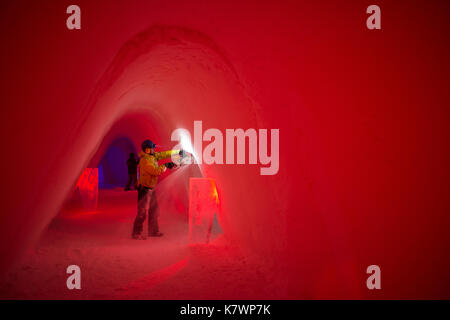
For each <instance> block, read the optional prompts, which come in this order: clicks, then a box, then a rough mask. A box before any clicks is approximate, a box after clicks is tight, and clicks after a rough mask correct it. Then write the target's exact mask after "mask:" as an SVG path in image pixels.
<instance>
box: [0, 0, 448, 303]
mask: <svg viewBox="0 0 450 320" xmlns="http://www.w3.org/2000/svg"><path fill="white" fill-rule="evenodd" d="M79 2H80V6H81V9H82V11H83V22H82V23H83V25H82V29H81V30H72V31H69V30H67V28H66V27H65V25H64V23H62V24H61V21H63V22H64V14H65V9H66V8H65V5H64V4H63V3H58V4H56V3H53V2H52V1H48V2H47V1H43V2H42V3H47V4H48V6H46V10H40V9H41V7H40V4H39V3H40V2H39V3H38V2H37V1H28V2H27V8H28V9H29V10H23V9H22V8H21V6H20V4H17V3H10V4H9V5H8V6H5V8H2V12H1V15H2V19H0V20H1V23H2V24H4V28H0V32H1V33H2V39H3V40H2V41H3V43H2V45H3V46H4V47H5V48H8V50H3V52H2V59H0V62H1V63H2V70H3V76H2V86H0V87H1V90H2V95H1V97H0V99H2V100H1V101H2V103H1V105H2V106H4V108H3V107H2V109H1V111H0V112H1V113H2V116H1V123H2V125H1V126H0V130H1V135H0V139H1V145H2V148H4V153H5V154H6V156H3V157H2V158H1V159H0V161H1V164H2V165H1V166H0V170H2V177H3V180H4V181H5V183H4V184H2V192H1V197H2V212H1V213H0V219H1V220H0V256H1V259H0V278H2V279H0V280H2V281H3V282H0V283H2V284H3V283H6V284H5V285H4V286H3V285H2V287H1V289H2V290H6V289H5V288H12V289H11V290H13V289H14V288H16V287H17V285H16V284H14V283H13V282H11V281H12V280H11V279H18V278H19V279H20V277H21V276H20V274H19V276H17V275H16V277H15V278H14V277H10V276H9V275H10V272H13V271H14V270H16V269H15V268H16V266H17V265H19V264H20V263H21V261H22V259H23V257H25V256H26V255H28V254H30V252H31V254H32V256H33V255H35V254H38V253H39V254H40V255H38V256H37V257H36V258H34V260H33V261H41V265H40V266H41V267H42V270H46V268H50V267H51V268H56V267H55V266H56V265H57V264H58V263H59V262H55V260H54V259H55V258H54V256H56V257H66V256H70V257H71V258H72V257H73V258H74V259H76V258H77V257H78V256H79V251H77V250H78V249H77V250H75V249H73V248H72V247H71V246H72V245H73V243H75V242H76V243H78V244H79V245H80V247H84V246H86V247H88V246H89V244H90V241H88V240H85V239H83V238H82V236H80V234H81V233H82V232H85V230H88V232H90V234H95V235H96V236H97V234H98V237H97V238H95V240H96V241H97V240H98V241H99V242H101V243H102V245H104V247H103V249H104V250H103V249H102V250H97V249H96V248H94V249H92V250H93V251H92V252H90V251H89V255H90V256H92V257H97V256H96V255H97V254H99V252H105V254H109V256H107V257H109V258H111V260H108V262H111V265H114V266H117V269H114V270H112V269H111V270H103V273H101V272H99V273H98V274H96V276H95V277H94V276H92V275H91V276H89V274H87V275H86V281H88V284H91V285H92V286H98V290H99V291H98V294H93V295H91V296H89V295H86V296H82V297H83V298H111V297H113V298H114V296H109V295H108V294H106V296H105V294H104V292H102V290H106V292H125V293H127V292H128V291H127V290H125V289H124V290H116V289H117V288H118V289H122V288H131V287H133V285H130V284H133V283H135V281H137V280H139V281H138V282H139V283H141V284H142V285H141V286H140V287H139V288H140V289H139V290H141V291H140V292H143V293H145V297H146V298H161V297H170V298H174V297H175V298H183V299H189V298H197V297H199V298H204V297H205V295H206V294H209V295H210V296H211V297H218V298H228V299H233V298H249V299H253V298H274V299H277V298H289V299H291V298H292V299H298V298H307V299H314V298H361V297H366V298H367V297H368V298H392V297H397V298H411V297H429V296H439V295H443V294H446V295H447V296H448V289H447V288H448V281H442V279H448V277H447V275H446V273H445V270H448V269H449V267H450V261H449V260H448V258H447V256H446V252H448V249H449V242H448V239H447V238H448V237H447V229H448V228H447V227H448V225H450V221H449V219H450V218H449V215H448V201H444V200H443V199H444V198H445V190H447V189H448V187H447V181H449V171H448V170H447V169H446V168H447V167H448V166H447V164H448V162H449V155H448V152H447V151H446V150H447V149H448V148H445V147H443V146H446V145H448V141H447V140H448V139H447V135H446V134H445V133H446V132H447V123H446V121H445V119H446V118H448V117H446V116H445V112H444V111H443V107H441V106H445V105H446V103H444V102H446V101H444V98H446V97H448V88H447V85H446V81H445V79H446V77H447V76H446V73H445V72H444V71H446V68H447V67H448V63H447V62H446V61H448V59H447V58H446V57H447V55H448V47H447V46H445V43H447V42H448V41H446V40H447V38H446V34H445V32H444V31H443V30H446V29H445V28H444V26H447V25H448V22H447V19H446V17H444V14H443V12H445V10H440V9H439V8H438V6H436V5H435V4H434V3H432V2H429V3H427V4H423V6H427V9H428V11H426V10H425V11H426V12H429V13H433V19H434V20H435V21H437V22H436V23H439V25H440V26H441V27H440V28H437V27H435V26H434V25H430V24H427V23H426V21H425V20H424V19H423V17H422V15H421V14H422V12H423V10H421V9H418V8H419V7H417V6H403V5H400V4H396V3H392V4H391V3H389V4H388V3H386V4H384V6H385V7H384V9H383V10H387V11H386V12H390V14H389V15H386V17H387V18H386V27H387V28H386V30H383V31H382V32H378V33H376V32H372V33H368V31H367V28H365V24H364V18H365V16H364V15H365V11H364V8H363V7H362V6H361V5H360V4H358V2H357V1H346V2H345V3H340V4H339V6H336V4H335V3H334V2H333V1H331V0H325V1H321V2H320V4H319V2H315V1H282V2H279V1H264V2H257V3H256V2H255V1H240V2H239V3H235V2H229V1H213V2H208V3H206V2H204V1H181V0H176V1H171V2H167V3H164V4H161V2H158V1H129V4H127V5H126V6H121V5H119V2H117V3H114V4H111V3H110V2H107V1H106V2H104V1H95V2H94V1H79ZM50 4H51V5H50ZM155 8H157V9H155ZM36 12H39V17H37V16H36ZM56 12H61V15H59V14H57V13H56ZM405 17H408V19H409V20H408V21H421V22H422V23H420V24H417V25H411V24H410V23H406V22H405V23H397V22H398V21H403V20H402V19H406V18H405ZM40 19H42V21H45V23H44V22H42V21H41V20H40ZM394 20H395V21H396V22H394ZM417 35H420V36H417ZM388 47H389V49H386V48H388ZM391 47H395V48H396V49H395V50H391V49H390V48H391ZM418 52H420V54H418ZM440 72H442V74H441V73H440ZM423 79H427V81H428V82H427V83H426V84H424V81H425V80H423ZM195 121H201V123H202V128H203V129H202V132H200V133H198V132H197V135H196V136H197V137H198V134H200V138H203V141H204V146H205V145H207V144H208V143H210V142H212V137H211V136H209V137H208V136H204V133H205V132H206V130H208V129H213V130H216V131H214V132H220V133H222V134H223V135H224V136H225V134H226V132H227V130H230V129H243V130H247V129H255V131H257V132H258V130H260V129H267V130H271V129H277V130H279V165H278V166H279V170H278V171H277V172H276V174H273V175H261V171H260V169H261V167H264V166H266V165H265V164H263V163H260V162H257V163H256V164H249V162H250V153H249V152H250V150H249V149H246V150H247V151H248V153H247V154H246V155H245V159H244V161H243V162H245V164H236V162H235V163H234V164H207V163H202V164H200V165H199V166H198V167H195V166H193V167H192V171H188V170H185V171H178V173H177V172H172V173H170V172H168V173H167V174H166V175H165V176H164V177H162V179H161V185H162V186H165V188H168V189H170V190H171V193H170V195H171V196H170V197H168V198H167V197H166V199H162V200H161V201H166V203H169V202H170V205H171V206H173V211H174V212H188V211H189V210H188V207H187V206H188V205H189V199H187V195H188V194H189V193H188V191H186V190H189V178H190V177H195V178H199V177H203V178H205V179H211V180H208V181H214V184H215V186H216V187H217V192H218V199H219V200H220V210H218V212H217V220H218V223H219V224H220V228H221V231H223V234H222V235H223V238H220V239H224V240H223V241H224V243H225V244H226V245H224V246H223V247H221V249H220V250H219V249H218V247H217V246H216V245H214V244H211V245H210V246H208V248H205V247H201V246H198V247H194V248H193V249H192V250H191V251H189V254H187V251H186V250H187V249H186V250H185V248H184V247H182V248H181V245H180V243H181V244H182V243H184V242H183V241H184V240H185V239H184V238H183V239H182V240H180V239H181V238H180V237H175V236H173V235H174V234H175V231H176V232H177V233H176V234H177V235H178V234H183V235H186V234H188V233H187V231H186V229H185V225H183V224H181V222H183V221H184V222H183V223H187V216H180V217H179V218H176V219H175V220H176V221H180V224H179V226H180V228H179V229H177V230H175V229H169V228H168V229H167V230H169V232H168V234H167V239H169V240H170V241H171V243H172V244H173V246H172V247H171V248H172V249H173V250H172V249H170V250H169V249H168V248H166V247H164V242H158V243H157V244H156V245H155V248H156V249H157V250H159V251H158V252H166V253H167V257H169V258H167V259H165V260H164V259H160V258H161V257H160V256H158V255H155V256H153V255H152V253H148V252H147V251H146V250H147V248H145V247H144V245H141V244H138V245H135V246H132V245H130V243H129V242H127V241H130V240H129V239H127V238H126V237H125V236H124V235H126V234H128V232H129V230H128V229H129V227H130V226H129V223H128V222H129V220H130V219H132V215H133V214H135V211H134V210H135V208H134V207H132V206H131V205H128V204H130V203H131V204H132V203H134V202H135V201H136V199H135V197H136V194H135V193H133V192H129V193H125V195H119V196H117V194H118V193H117V194H116V193H114V188H113V187H117V186H120V185H121V184H123V181H124V180H123V179H125V178H126V177H125V175H124V171H123V170H124V168H123V167H122V168H121V166H122V165H123V159H124V157H126V156H127V155H128V154H129V153H130V152H136V153H138V152H139V146H140V144H141V142H142V141H143V140H144V139H148V138H150V139H152V140H153V141H155V142H156V143H157V144H158V145H159V147H158V148H160V149H159V150H168V149H171V148H173V147H174V146H175V144H176V142H174V141H171V135H172V133H173V132H174V130H176V129H180V128H183V129H186V130H188V131H189V132H190V133H191V135H192V139H194V136H195V134H194V133H195V126H194V123H195ZM210 132H212V131H210ZM246 143H249V141H247V142H246ZM225 144H226V142H225ZM246 146H248V144H246ZM196 151H197V152H201V151H200V150H196ZM223 156H224V157H226V155H225V154H224V155H223ZM234 156H236V152H235V154H234ZM258 159H259V158H258ZM86 168H98V169H99V183H100V191H99V192H101V193H102V195H101V196H100V197H99V210H103V211H102V212H103V213H104V214H103V215H96V214H95V213H93V214H84V213H83V214H78V215H69V216H67V217H68V218H67V220H64V221H63V222H61V220H58V217H61V213H62V212H63V211H64V210H65V209H67V203H68V202H70V198H71V196H72V194H73V190H74V189H75V188H76V186H77V182H78V181H79V178H80V176H81V175H82V173H83V172H84V170H85V169H86ZM189 170H191V169H189ZM176 179H179V181H182V183H181V182H180V183H179V184H177V185H178V186H180V185H182V186H183V192H181V189H180V192H178V191H177V190H178V189H175V188H169V186H170V185H171V183H172V182H173V181H174V180H176ZM177 181H178V180H177ZM193 189H195V188H193ZM103 196H104V197H103ZM169 198H170V199H173V201H171V200H168V199H169ZM211 199H212V198H211ZM124 203H126V204H127V205H126V206H125V205H124ZM193 203H194V202H193ZM211 206H212V203H211ZM168 208H169V207H168ZM163 217H164V214H162V215H161V219H163ZM94 220H95V224H92V223H91V221H94ZM113 220H114V221H116V222H123V221H126V223H117V224H112V223H111V221H113ZM163 222H164V221H163ZM55 225H56V226H58V227H59V228H60V229H58V232H57V233H55V234H53V235H54V238H51V239H50V240H48V239H47V240H46V241H47V242H48V243H55V242H56V243H58V241H59V242H60V247H59V248H58V249H57V251H56V253H55V255H54V256H52V257H47V256H45V252H46V251H45V250H41V249H40V247H39V243H41V242H40V241H42V237H43V235H45V234H46V232H47V230H49V229H51V228H52V226H55ZM166 226H167V227H169V224H166ZM173 228H175V227H173ZM177 228H178V227H177ZM172 230H175V231H173V233H171V231H172ZM86 232H87V231H86ZM116 234H117V235H120V236H118V237H117V242H114V241H115V240H114V237H111V235H116ZM66 235H68V236H69V238H70V241H68V240H67V241H66V240H64V239H65V238H64V239H63V236H66ZM122 235H123V236H122ZM93 237H94V236H93ZM92 239H94V238H92ZM105 239H106V240H105ZM44 240H45V237H44ZM65 241H66V242H65ZM221 241H222V240H221ZM152 243H156V242H152ZM175 248H176V250H175ZM180 248H181V249H180ZM230 248H233V249H230ZM235 248H238V249H236V250H235ZM60 249H61V250H60ZM119 249H120V250H122V251H121V252H122V253H123V257H124V259H123V260H120V259H116V256H115V255H114V254H115V251H114V250H119ZM58 250H60V251H58ZM234 250H235V251H236V252H237V251H238V250H239V252H240V254H242V255H243V256H244V257H252V259H253V260H252V261H254V262H255V263H253V264H249V263H247V266H245V263H244V262H242V261H244V260H243V259H235V262H236V263H235V264H233V266H232V267H230V266H229V265H227V264H226V263H227V261H228V259H227V258H225V257H228V254H229V255H231V254H232V253H233V254H234V252H235V251H234ZM72 251H73V252H72ZM424 252H426V253H427V257H426V259H425V258H424V259H418V255H419V256H421V257H422V255H421V254H423V253H424ZM69 253H71V254H69ZM141 256H145V257H146V259H148V260H145V261H142V260H140V259H139V258H140V257H141ZM33 257H35V256H33ZM187 257H189V259H188V258H187ZM109 258H108V259H109ZM102 259H103V258H101V257H100V256H99V258H98V260H89V261H86V263H87V265H89V266H90V267H92V266H94V265H95V264H96V263H97V262H98V264H101V262H104V261H103V260H102ZM105 259H107V258H105ZM125 260H126V261H128V263H126V262H124V261H125ZM419 260H420V261H419ZM95 261H97V262H95ZM144 262H148V263H149V265H145V263H144ZM131 264H133V265H135V266H137V267H139V268H138V269H136V270H137V271H136V270H133V272H132V271H130V272H128V273H126V274H125V273H123V274H122V273H121V276H118V274H119V273H120V272H119V271H118V270H119V269H120V268H122V269H120V270H128V269H126V267H129V266H130V265H131ZM372 264H377V265H380V266H382V270H384V271H383V272H384V273H383V277H387V279H390V281H386V282H384V283H386V286H385V288H383V295H381V294H379V293H378V292H375V291H367V289H366V286H365V281H366V278H367V274H366V272H365V270H366V268H367V266H369V265H372ZM250 265H251V266H252V267H248V266H250ZM255 265H258V266H259V268H256V267H255V268H254V266H255ZM437 265H439V268H437V267H436V266H437ZM148 266H151V267H152V268H154V270H155V273H150V274H149V271H148V269H146V268H147V267H148ZM411 266H415V268H412V267H411ZM19 269H20V268H19ZM20 270H21V269H20ZM24 270H34V269H33V268H28V269H24ZM152 270H153V269H152ZM199 270H201V272H199ZM221 270H222V271H223V270H231V271H230V272H222V271H221ZM405 270H408V272H407V274H406V273H405ZM134 271H136V272H135V273H134ZM144 271H145V272H144ZM31 272H32V271H30V273H31ZM175 274H176V275H177V276H174V275H175ZM203 274H205V279H207V280H205V281H204V283H202V284H201V285H198V282H197V281H196V280H198V279H199V277H200V276H199V275H203ZM158 275H159V276H158ZM231 275H233V276H234V277H235V278H232V279H230V278H227V276H228V277H230V276H231ZM132 276H135V278H133V277H132ZM177 277H179V278H177ZM411 277H414V279H422V280H417V281H416V282H411ZM37 278H38V276H36V278H35V279H37ZM425 278H426V279H427V280H423V279H425ZM111 279H113V280H114V281H116V282H114V286H116V285H117V287H114V286H113V284H112V282H111V281H113V280H111ZM162 279H164V281H167V283H168V285H167V286H166V287H164V288H165V291H164V288H161V291H160V292H161V295H155V294H154V293H152V292H150V291H151V290H150V291H149V290H148V289H147V287H146V285H145V284H148V286H149V287H150V286H153V285H156V284H158V283H161V282H162V281H163V280H162ZM173 279H182V280H179V281H178V282H176V283H175V282H170V281H175V280H173ZM140 280H142V281H140ZM49 281H51V278H49ZM120 281H122V282H123V283H119V282H120ZM244 281H247V282H244ZM207 283H218V284H217V287H220V288H221V289H223V291H221V290H216V288H212V285H210V286H209V287H208V285H207ZM232 283H236V286H235V287H232ZM258 283H259V284H258ZM169 284H170V286H169ZM262 284H266V287H264V286H263V285H262ZM25 285H26V284H24V286H25ZM102 288H103V289H102ZM105 288H106V289H105ZM169 288H170V289H169ZM177 288H179V291H177ZM186 288H192V290H185V289H186ZM206 288H208V289H206ZM227 288H228V289H227ZM264 288H266V289H264ZM269 289H270V290H269ZM416 289H417V290H416ZM419 289H420V290H421V291H420V292H422V294H418V293H417V292H418V290H419ZM36 290H37V289H36ZM55 290H56V289H55ZM108 290H109V291H108ZM183 290H184V291H183ZM208 290H209V291H208ZM246 290H247V291H246ZM264 290H266V291H264ZM0 291H1V290H0ZM11 292H13V291H11ZM0 293H2V292H0ZM39 294H40V293H38V291H36V292H34V293H33V292H31V293H29V294H28V295H24V294H22V295H21V294H20V293H17V295H16V296H14V294H12V293H11V296H12V297H23V296H29V297H35V296H39ZM52 294H53V295H49V296H51V297H58V292H57V291H55V292H54V293H52ZM65 294H68V293H65ZM164 294H165V295H164ZM1 296H4V295H3V294H2V295H1ZM138 296H139V295H138V294H137V291H136V292H134V293H130V295H129V296H126V297H138ZM8 297H10V296H8ZM64 297H66V296H64ZM68 297H69V298H73V297H74V296H68ZM75 298H76V297H75Z"/></svg>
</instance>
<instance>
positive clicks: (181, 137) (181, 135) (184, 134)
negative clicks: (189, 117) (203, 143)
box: [171, 129, 198, 163]
mask: <svg viewBox="0 0 450 320" xmlns="http://www.w3.org/2000/svg"><path fill="white" fill-rule="evenodd" d="M171 139H172V141H179V146H180V147H181V149H183V150H184V151H186V152H189V153H190V154H192V156H193V157H194V158H195V160H196V162H197V163H198V161H197V155H196V154H195V151H194V147H193V146H192V142H191V141H192V140H191V134H190V133H189V131H188V130H186V129H176V130H175V131H173V132H172V137H171ZM188 163H189V162H188Z"/></svg>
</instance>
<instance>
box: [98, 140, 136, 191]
mask: <svg viewBox="0 0 450 320" xmlns="http://www.w3.org/2000/svg"><path fill="white" fill-rule="evenodd" d="M130 153H133V154H134V155H135V157H136V158H137V152H136V147H135V145H134V144H133V142H132V141H130V140H129V139H127V138H125V137H122V138H119V139H116V140H115V141H113V143H112V144H111V145H110V146H109V147H108V150H107V151H106V153H105V155H104V156H103V158H102V159H101V161H100V163H98V165H97V166H95V167H97V168H98V186H99V188H100V189H113V188H116V187H122V188H123V187H124V186H125V185H126V183H127V182H128V172H127V165H126V161H127V160H128V159H129V155H130Z"/></svg>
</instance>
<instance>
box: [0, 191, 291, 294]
mask: <svg viewBox="0 0 450 320" xmlns="http://www.w3.org/2000/svg"><path fill="white" fill-rule="evenodd" d="M136 197H137V194H136V192H135V191H132V192H124V191H119V190H109V191H106V190H101V192H100V195H99V208H98V210H97V211H95V212H84V211H83V210H81V209H77V210H74V209H71V210H67V209H66V210H63V211H62V212H61V213H60V214H59V216H58V217H56V218H55V219H54V221H53V222H52V223H51V224H50V225H49V227H48V230H47V231H46V232H45V233H44V234H43V235H42V237H41V239H40V241H39V242H38V243H37V244H36V245H35V247H34V248H33V249H31V250H29V252H28V253H27V254H26V255H25V256H24V257H23V259H22V260H21V261H20V262H19V263H18V264H17V265H16V266H15V267H14V268H13V269H12V270H11V271H10V272H8V273H7V274H5V275H4V276H3V277H2V279H1V280H0V298H3V299H277V298H283V296H284V295H285V292H284V290H283V289H282V288H281V287H280V286H277V285H276V284H275V283H274V282H273V281H271V280H272V279H274V277H275V275H273V274H270V272H267V271H265V270H264V268H263V267H262V265H261V264H259V263H258V259H257V258H255V257H250V256H249V255H248V254H247V255H244V254H243V253H242V251H241V250H240V249H239V248H237V247H236V246H233V245H230V243H229V242H228V241H227V240H226V238H225V237H224V236H223V235H221V234H217V232H216V234H215V239H214V240H213V241H212V242H211V243H210V244H208V245H206V244H202V245H189V237H188V223H187V216H186V214H184V215H183V214H181V215H180V214H179V213H173V212H172V213H171V212H161V215H160V229H161V231H163V232H164V236H163V237H161V238H148V239H147V240H132V239H131V238H130V232H131V227H132V223H133V220H134V217H135V214H136ZM162 211H163V210H162ZM72 264H75V265H78V266H80V268H81V290H68V289H67V287H66V279H67V277H68V276H69V275H68V274H66V268H67V266H69V265H72Z"/></svg>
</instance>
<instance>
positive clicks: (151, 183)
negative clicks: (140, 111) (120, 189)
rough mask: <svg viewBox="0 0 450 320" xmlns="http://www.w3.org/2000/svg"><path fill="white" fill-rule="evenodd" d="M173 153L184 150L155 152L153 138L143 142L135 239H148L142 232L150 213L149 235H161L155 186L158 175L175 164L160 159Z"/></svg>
mask: <svg viewBox="0 0 450 320" xmlns="http://www.w3.org/2000/svg"><path fill="white" fill-rule="evenodd" d="M173 154H180V155H183V154H184V151H183V150H170V151H164V152H155V144H154V143H153V142H152V141H151V140H145V141H144V142H143V143H142V152H140V153H139V158H140V159H139V179H138V205H137V216H136V219H135V220H134V225H133V233H132V238H133V239H141V240H144V239H146V236H145V235H144V234H143V233H142V231H143V224H144V221H145V218H146V216H147V214H148V235H149V236H150V237H161V236H162V235H163V234H162V233H161V232H160V231H159V225H158V203H157V201H156V193H155V190H154V188H155V186H156V184H157V182H158V176H159V175H160V174H162V173H163V172H164V171H166V169H167V168H172V167H173V166H174V163H173V162H169V163H165V164H164V165H161V166H160V165H158V161H159V160H163V159H167V158H169V157H171V156H172V155H173Z"/></svg>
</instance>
